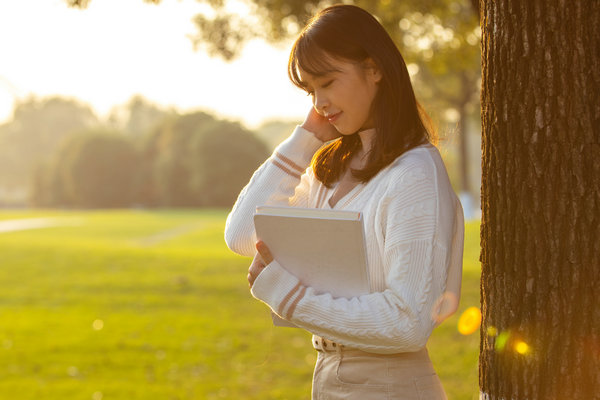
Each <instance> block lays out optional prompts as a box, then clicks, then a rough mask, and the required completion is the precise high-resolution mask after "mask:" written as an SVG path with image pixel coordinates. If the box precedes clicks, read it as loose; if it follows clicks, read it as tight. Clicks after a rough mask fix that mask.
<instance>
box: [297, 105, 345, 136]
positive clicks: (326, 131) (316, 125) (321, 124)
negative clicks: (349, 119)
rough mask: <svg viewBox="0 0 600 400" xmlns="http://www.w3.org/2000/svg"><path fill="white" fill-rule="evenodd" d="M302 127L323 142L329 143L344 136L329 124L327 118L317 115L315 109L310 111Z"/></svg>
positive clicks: (312, 108)
mask: <svg viewBox="0 0 600 400" xmlns="http://www.w3.org/2000/svg"><path fill="white" fill-rule="evenodd" d="M301 126H302V128H304V129H306V130H307V131H309V132H312V133H313V134H314V135H315V137H316V138H317V139H319V140H321V141H323V142H328V141H330V140H333V139H337V138H339V137H340V136H342V134H341V133H339V132H338V130H337V129H335V127H334V126H333V125H331V124H330V123H329V121H328V120H327V118H325V117H323V116H322V115H319V113H317V110H315V108H314V107H311V108H310V111H309V112H308V115H307V116H306V118H305V119H304V122H303V123H302V125H301Z"/></svg>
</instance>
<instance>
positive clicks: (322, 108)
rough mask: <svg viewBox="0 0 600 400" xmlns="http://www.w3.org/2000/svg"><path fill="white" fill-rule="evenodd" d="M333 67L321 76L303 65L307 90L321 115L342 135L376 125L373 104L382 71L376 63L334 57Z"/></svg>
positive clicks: (304, 84) (330, 62)
mask: <svg viewBox="0 0 600 400" xmlns="http://www.w3.org/2000/svg"><path fill="white" fill-rule="evenodd" d="M329 64H330V66H331V70H330V71H329V72H325V73H323V74H319V75H313V74H310V73H308V72H306V71H304V70H302V68H299V75H300V79H301V80H302V83H303V86H304V88H305V90H306V91H307V92H308V93H309V94H310V95H311V96H312V101H313V106H314V108H315V110H316V111H317V113H319V115H321V116H323V117H325V118H327V119H328V120H329V123H330V124H332V125H333V126H334V127H335V128H336V129H337V130H338V132H340V133H341V134H342V135H351V134H353V133H356V132H357V131H360V130H364V129H368V128H372V127H373V120H372V115H371V104H372V103H373V99H375V95H376V94H377V84H378V82H379V81H380V80H381V74H380V72H379V70H378V69H377V67H376V66H375V63H374V62H373V61H372V60H370V59H367V61H365V62H363V63H356V62H350V61H345V60H340V59H335V58H331V60H329Z"/></svg>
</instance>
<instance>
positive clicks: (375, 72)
mask: <svg viewBox="0 0 600 400" xmlns="http://www.w3.org/2000/svg"><path fill="white" fill-rule="evenodd" d="M363 65H364V68H365V73H366V76H367V77H368V78H369V79H372V80H373V82H375V83H379V81H380V80H381V71H380V70H379V67H378V66H377V63H375V61H373V59H372V58H371V57H368V58H367V59H366V60H365V61H364V64H363Z"/></svg>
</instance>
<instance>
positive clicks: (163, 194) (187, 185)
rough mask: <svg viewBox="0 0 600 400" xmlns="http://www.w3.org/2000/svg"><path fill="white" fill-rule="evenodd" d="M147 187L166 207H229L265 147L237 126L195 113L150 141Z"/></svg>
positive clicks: (167, 123) (146, 156) (171, 122)
mask: <svg viewBox="0 0 600 400" xmlns="http://www.w3.org/2000/svg"><path fill="white" fill-rule="evenodd" d="M142 154H143V156H142V157H143V158H144V159H145V160H147V161H148V162H149V163H150V164H148V165H151V169H148V168H145V169H144V170H145V171H151V173H150V174H148V175H146V176H144V177H143V179H144V180H145V184H144V187H146V188H148V187H150V188H154V189H152V190H154V191H155V198H156V203H158V204H160V205H162V206H169V207H175V206H185V207H195V206H201V207H230V206H231V205H232V204H233V202H234V201H235V197H236V195H237V194H238V193H239V192H240V190H241V189H242V187H243V185H244V184H245V183H246V182H247V181H248V180H249V179H250V176H251V174H252V171H254V170H255V169H256V168H257V167H258V166H259V165H260V163H261V162H263V161H264V160H265V159H266V158H267V157H268V156H269V151H268V149H267V148H266V146H265V144H264V143H263V142H262V141H260V140H259V139H258V138H257V137H255V136H254V135H253V134H252V133H250V132H249V131H247V130H245V129H244V128H242V127H241V126H240V125H239V124H238V123H234V122H230V121H224V120H218V119H215V118H214V117H212V116H210V115H208V114H206V113H202V112H196V113H191V114H184V115H181V116H177V117H173V118H171V119H169V120H167V121H165V122H164V123H163V124H162V125H161V126H160V127H159V128H157V130H156V131H155V132H153V134H152V135H151V136H150V137H149V138H148V141H147V144H146V146H145V148H144V151H143V153H142Z"/></svg>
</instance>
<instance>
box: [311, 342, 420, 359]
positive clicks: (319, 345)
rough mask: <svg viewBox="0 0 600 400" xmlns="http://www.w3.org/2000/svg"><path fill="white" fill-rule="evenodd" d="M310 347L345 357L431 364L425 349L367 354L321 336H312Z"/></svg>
mask: <svg viewBox="0 0 600 400" xmlns="http://www.w3.org/2000/svg"><path fill="white" fill-rule="evenodd" d="M312 345H313V347H314V348H315V350H317V351H320V352H323V353H344V354H347V355H352V354H356V355H359V354H363V355H364V354H368V355H370V356H373V357H376V358H396V359H398V358H401V359H403V360H404V359H405V360H406V361H411V362H415V361H424V362H426V363H430V362H431V361H430V358H429V352H428V351H427V348H426V347H423V348H422V349H420V350H418V351H413V352H406V353H392V354H381V353H369V352H366V351H363V350H359V349H356V348H352V347H348V346H344V345H343V344H340V343H336V342H334V341H332V340H329V339H325V338H323V337H321V336H317V335H313V337H312Z"/></svg>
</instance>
